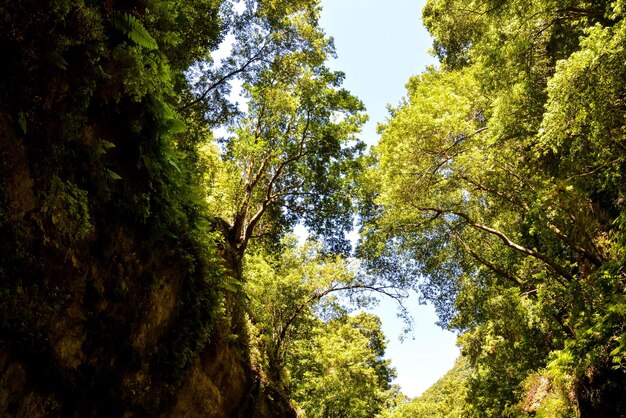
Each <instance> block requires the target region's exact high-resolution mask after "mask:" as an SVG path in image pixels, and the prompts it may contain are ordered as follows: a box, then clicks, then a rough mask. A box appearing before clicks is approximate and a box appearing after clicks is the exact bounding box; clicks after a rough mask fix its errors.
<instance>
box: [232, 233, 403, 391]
mask: <svg viewBox="0 0 626 418" xmlns="http://www.w3.org/2000/svg"><path fill="white" fill-rule="evenodd" d="M357 267H358V264H357V263H356V261H354V260H353V261H347V260H346V259H344V258H343V257H340V256H337V255H328V254H324V252H323V251H322V247H321V245H320V244H318V243H314V242H307V243H305V244H304V245H303V246H300V245H298V243H297V241H296V240H295V238H294V237H289V236H288V237H286V238H285V239H284V241H283V243H282V251H281V253H280V254H274V253H269V252H267V251H263V250H262V249H260V248H258V247H257V251H255V252H253V253H252V254H250V255H248V256H246V258H245V262H244V276H245V285H244V291H245V293H246V295H248V296H249V298H250V303H249V314H250V318H251V321H252V323H253V324H254V327H255V328H256V333H257V335H256V338H257V340H258V341H257V346H258V349H259V353H258V355H259V358H258V359H257V362H258V363H259V366H260V368H261V369H263V371H264V373H265V374H266V375H267V377H268V378H269V379H270V381H272V382H275V383H278V384H279V385H282V386H283V387H284V388H286V389H287V390H288V391H292V389H290V387H291V386H292V385H296V386H297V385H298V383H297V381H295V382H294V381H293V379H292V378H290V377H289V374H290V370H291V368H292V367H293V356H294V355H295V354H294V353H295V352H296V351H297V350H299V349H300V348H299V346H300V345H302V344H305V345H306V344H307V343H306V341H307V340H309V339H311V338H316V337H315V335H316V333H317V332H318V331H316V330H317V329H318V328H319V327H325V325H324V320H326V321H328V320H332V319H337V318H338V317H343V316H345V315H346V314H347V308H346V307H344V305H345V303H342V302H341V301H342V300H343V301H344V302H348V301H351V302H356V303H358V305H359V306H360V307H365V306H366V305H367V304H368V303H369V302H371V298H368V297H367V296H368V295H370V296H371V295H373V294H377V295H384V296H386V297H392V298H394V299H396V300H397V301H399V302H401V299H402V298H403V297H404V294H403V292H398V291H397V289H393V288H390V287H384V286H376V285H375V284H374V283H368V282H366V281H364V280H363V278H362V277H360V276H359V275H358V270H357ZM367 332H369V333H372V332H373V331H371V330H370V331H367ZM367 332H366V331H365V330H362V333H364V334H367ZM368 335H369V334H368ZM374 337H376V338H374ZM372 338H373V339H372V345H371V347H370V348H372V349H373V350H374V351H375V352H376V353H378V354H377V355H378V356H379V357H381V358H382V356H383V355H384V339H383V336H382V334H377V336H374V335H373V334H372ZM371 365H372V366H374V364H371ZM380 377H381V379H382V378H383V376H380ZM385 379H386V378H385ZM386 380H388V379H386ZM386 380H385V381H386Z"/></svg>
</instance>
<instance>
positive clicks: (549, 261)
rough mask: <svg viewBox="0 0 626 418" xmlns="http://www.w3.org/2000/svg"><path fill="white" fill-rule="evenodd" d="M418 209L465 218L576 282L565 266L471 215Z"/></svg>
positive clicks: (472, 224)
mask: <svg viewBox="0 0 626 418" xmlns="http://www.w3.org/2000/svg"><path fill="white" fill-rule="evenodd" d="M418 209H419V210H423V211H432V212H443V213H449V214H452V215H456V216H459V217H460V218H463V219H464V220H465V221H466V222H467V224H468V225H469V226H471V227H473V228H475V229H478V230H480V231H484V232H486V233H488V234H490V235H493V236H495V237H498V238H499V239H500V240H501V241H502V243H503V244H504V245H505V246H507V247H509V248H512V249H514V250H516V251H518V252H519V253H522V254H526V255H528V256H531V257H533V258H536V259H538V260H541V261H543V262H544V263H545V264H547V265H548V266H550V267H551V268H552V270H554V271H555V272H556V273H558V274H559V275H560V276H562V277H564V278H565V279H567V280H568V281H570V282H572V281H574V280H575V279H574V276H572V275H571V274H570V273H569V272H568V271H567V270H565V269H564V268H563V266H561V265H559V264H558V263H556V262H555V261H554V260H552V259H551V258H550V257H547V256H546V255H544V254H542V253H539V252H537V251H535V250H533V249H530V248H527V247H524V246H523V245H520V244H517V243H516V242H514V241H513V240H511V239H510V238H509V237H508V236H507V235H506V234H505V233H503V232H501V231H498V230H497V229H494V228H491V227H489V226H487V225H482V224H480V223H478V222H475V221H474V220H473V219H472V218H471V217H470V216H469V215H467V214H465V213H463V212H459V211H453V210H443V209H437V208H430V207H419V208H418Z"/></svg>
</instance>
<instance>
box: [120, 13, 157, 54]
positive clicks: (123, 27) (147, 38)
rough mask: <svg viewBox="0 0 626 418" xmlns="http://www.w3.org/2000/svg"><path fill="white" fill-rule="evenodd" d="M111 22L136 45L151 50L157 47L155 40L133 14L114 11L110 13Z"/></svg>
mask: <svg viewBox="0 0 626 418" xmlns="http://www.w3.org/2000/svg"><path fill="white" fill-rule="evenodd" d="M111 24H112V25H113V27H114V28H115V29H117V30H119V31H120V32H123V33H124V34H125V35H126V36H127V37H128V38H129V39H130V40H131V41H133V42H135V43H136V44H137V45H139V46H142V47H144V48H146V49H151V50H152V49H157V48H158V45H157V42H156V41H155V40H154V38H153V37H152V36H151V35H150V33H149V32H148V31H147V30H146V28H145V27H144V26H143V24H142V23H141V21H140V20H139V19H137V18H136V17H135V16H133V15H131V14H129V13H125V12H121V11H114V12H112V13H111Z"/></svg>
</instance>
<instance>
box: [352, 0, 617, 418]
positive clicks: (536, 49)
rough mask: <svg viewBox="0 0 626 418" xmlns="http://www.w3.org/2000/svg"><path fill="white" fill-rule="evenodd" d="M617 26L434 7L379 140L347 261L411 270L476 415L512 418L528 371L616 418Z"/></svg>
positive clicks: (533, 5) (543, 8)
mask: <svg viewBox="0 0 626 418" xmlns="http://www.w3.org/2000/svg"><path fill="white" fill-rule="evenodd" d="M623 17H624V16H623V5H622V4H621V3H620V2H613V3H609V2H584V1H540V2H526V1H512V2H500V1H497V2H496V1H494V2H472V1H460V0H459V1H456V0H450V1H440V0H431V1H429V2H428V3H427V5H426V7H425V9H424V22H425V24H426V26H427V28H428V29H429V30H430V32H431V34H432V35H433V36H434V38H435V41H434V52H435V54H436V56H437V57H438V58H439V59H440V62H441V64H440V67H438V68H430V69H428V70H427V71H426V72H424V73H423V74H421V75H418V76H415V77H413V78H411V80H410V81H409V83H408V84H407V99H406V101H404V102H403V103H401V104H400V105H399V106H398V107H396V108H393V109H392V110H391V114H390V118H389V120H388V121H387V123H385V124H384V125H382V126H381V128H380V129H381V133H382V136H381V141H380V143H379V144H378V145H377V146H376V147H375V149H374V156H375V157H376V164H375V165H374V166H373V167H372V168H371V169H370V171H369V172H368V173H367V174H365V175H364V181H363V184H364V186H365V187H366V190H368V191H366V192H365V193H364V195H367V196H370V198H371V202H373V204H374V206H372V205H371V204H367V205H365V206H364V211H363V214H364V216H363V219H364V222H363V232H364V236H365V241H364V242H363V244H362V245H361V254H362V255H363V256H364V257H368V258H369V259H370V260H371V261H370V264H371V265H372V266H373V268H376V266H377V264H380V262H381V260H391V259H395V261H396V262H397V263H400V264H402V265H405V266H408V267H410V268H409V269H408V271H410V272H412V273H413V274H414V276H413V277H414V280H415V282H419V285H418V286H419V289H420V291H421V295H422V297H423V298H424V299H426V300H430V301H432V302H433V303H434V304H435V306H436V308H437V311H438V314H439V318H440V322H441V324H442V325H444V326H447V327H449V328H451V329H455V330H458V331H459V332H460V333H461V336H460V338H459V342H460V344H461V346H462V349H463V353H464V354H465V355H467V356H469V358H470V360H471V362H472V365H473V367H475V368H476V373H477V374H475V375H474V376H473V377H472V378H471V379H470V383H471V384H470V391H469V393H468V401H469V402H470V404H471V405H472V406H473V408H474V409H473V410H474V411H475V412H474V413H475V414H477V416H502V414H515V413H517V412H515V411H518V412H519V410H518V409H516V408H518V407H516V406H515V405H516V404H519V405H522V404H523V402H521V400H522V398H523V396H524V395H523V394H524V390H525V389H524V385H523V381H524V379H525V378H526V376H528V375H530V374H531V373H533V372H539V373H544V377H545V376H548V375H549V376H551V377H550V379H552V380H551V382H552V384H554V386H555V387H556V386H558V385H560V384H561V385H565V386H566V388H565V389H564V390H565V391H566V392H567V391H570V392H569V393H574V394H575V395H572V396H575V398H574V399H572V402H573V405H575V406H573V407H572V408H574V409H578V410H580V411H581V413H583V414H592V415H593V414H598V413H608V412H599V411H613V412H612V413H613V414H618V413H623V408H624V406H623V404H622V403H621V401H619V395H618V391H616V390H617V389H616V388H617V387H623V384H624V379H623V370H622V366H621V364H623V358H624V349H623V346H622V345H621V342H620V341H621V340H622V335H623V332H624V329H623V325H622V324H623V322H624V321H623V320H624V318H623V316H622V315H623V312H624V311H623V306H624V299H623V295H624V284H625V278H626V276H624V273H623V272H622V267H623V263H624V258H623V257H624V251H623V248H624V247H623V242H624V241H623V236H624V231H623V222H622V219H623V217H624V215H623V214H624V206H623V193H624V190H623V184H624V183H623V181H622V176H623V173H624V167H625V165H624V158H625V154H624V151H625V150H626V148H625V147H624V145H625V142H624V141H625V137H624V131H623V129H624V111H625V107H624V101H623V90H624V85H623V83H624V80H625V79H624V73H623V66H622V65H621V64H618V63H622V62H623V59H624V48H623V45H622V44H623V35H624V28H625V26H624V20H623ZM372 208H374V209H372ZM398 254H400V256H398ZM404 270H405V271H406V270H407V269H406V268H405V269H404ZM391 280H395V278H394V277H392V278H391ZM402 280H403V281H404V280H405V279H404V278H403V279H402ZM542 370H543V372H542ZM556 370H558V373H557V371H556ZM556 375H559V376H561V377H558V378H557V377H555V376H556ZM563 376H568V378H565V377H563ZM592 387H593V388H594V389H592ZM600 388H601V389H600ZM611 388H615V389H611ZM592 392H593V395H592V394H591V393H592ZM570 405H572V404H570ZM519 408H521V409H523V405H522V406H520V407H519ZM566 409H567V408H566ZM503 411H504V412H503ZM507 411H508V412H507ZM592 411H593V412H592ZM618 411H622V412H618ZM561 412H563V411H561ZM554 413H555V414H558V412H554ZM563 413H565V412H563Z"/></svg>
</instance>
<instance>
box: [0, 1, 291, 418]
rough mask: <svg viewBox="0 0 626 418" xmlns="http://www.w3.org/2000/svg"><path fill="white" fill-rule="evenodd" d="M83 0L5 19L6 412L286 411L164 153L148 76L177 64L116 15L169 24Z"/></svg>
mask: <svg viewBox="0 0 626 418" xmlns="http://www.w3.org/2000/svg"><path fill="white" fill-rule="evenodd" d="M45 3H50V4H45ZM87 3H88V4H86V3H85V2H83V1H79V0H76V1H74V0H66V1H63V0H59V1H50V2H34V1H33V2H30V1H24V2H10V4H7V5H5V6H6V7H5V6H2V12H1V13H0V50H2V51H3V55H4V57H3V59H2V64H0V415H1V416H18V417H54V416H77V417H78V416H80V417H84V416H107V417H115V416H125V417H131V416H138V417H150V416H176V417H179V416H187V417H194V416H198V417H233V416H246V417H248V416H260V417H264V416H290V415H293V412H292V411H291V408H290V406H289V403H288V402H287V401H286V400H283V399H282V398H281V397H280V396H278V395H274V396H273V397H272V399H273V400H270V398H269V397H268V396H267V395H266V392H267V391H268V389H267V388H265V387H264V384H263V383H262V382H260V380H259V378H258V377H257V375H256V374H255V373H254V372H253V370H252V367H251V365H250V359H249V355H248V351H249V347H248V345H247V338H246V329H245V319H244V309H243V307H242V306H241V304H240V302H241V300H240V299H241V295H237V294H234V293H233V292H231V291H227V290H224V289H223V287H222V286H221V283H222V281H223V278H224V275H225V274H226V273H225V272H227V271H228V270H229V269H230V268H236V266H229V263H230V261H228V260H225V259H224V258H223V257H222V256H220V254H223V253H224V252H225V251H226V250H227V249H225V248H219V245H218V244H217V243H218V242H219V241H220V240H219V237H218V235H219V231H216V230H215V228H213V227H212V226H211V222H210V221H209V220H208V219H206V216H207V215H206V214H204V213H203V211H202V202H201V199H200V198H199V197H198V196H199V194H198V193H196V192H195V191H194V189H193V186H192V183H193V180H192V178H191V177H192V175H193V172H192V170H190V169H185V165H184V164H183V161H182V160H180V161H178V160H176V158H177V157H175V155H176V151H175V142H176V138H174V136H173V134H172V133H171V132H170V131H169V130H168V129H169V128H168V127H167V123H166V122H167V116H166V115H165V114H166V113H167V112H166V110H167V109H168V106H169V105H168V100H169V99H168V97H170V96H172V95H174V94H175V90H173V89H171V88H170V89H169V90H168V88H167V86H165V85H164V84H159V83H158V82H156V81H155V79H158V77H159V76H163V75H164V74H165V75H168V74H169V76H172V74H174V76H175V75H176V73H175V70H174V69H175V68H177V67H178V68H183V67H184V65H185V62H184V60H183V59H182V58H178V59H180V60H181V61H178V62H175V61H173V59H174V58H172V57H174V54H172V55H171V57H170V60H169V63H170V64H171V66H166V65H164V64H167V63H168V61H167V60H168V55H167V53H168V52H167V51H165V52H164V54H161V55H159V54H156V53H154V52H153V51H151V50H149V49H148V48H144V47H142V46H141V45H139V44H133V42H131V41H132V37H131V36H130V35H129V36H127V37H126V38H125V37H124V33H123V31H122V32H121V33H120V30H119V29H116V27H119V24H118V25H117V26H116V25H115V24H113V23H115V22H113V23H112V19H113V17H114V16H118V18H119V16H122V17H124V16H127V15H132V16H139V17H141V16H142V14H144V13H146V11H147V10H148V11H150V13H153V12H154V13H156V12H158V13H161V14H160V15H158V18H154V19H156V20H155V21H154V22H156V23H154V22H152V24H153V27H152V28H151V31H152V33H153V34H154V33H156V34H158V31H159V30H160V26H159V25H161V26H167V23H168V20H167V19H168V18H169V19H170V20H171V22H173V21H174V20H173V18H172V17H171V16H170V17H168V15H167V14H166V13H167V10H165V9H163V10H161V9H158V10H157V9H154V10H152V9H150V8H151V7H156V6H157V3H159V2H152V1H147V2H133V1H130V2H116V1H107V2H87ZM92 3H94V4H92ZM101 3H102V4H101ZM121 3H124V4H121ZM165 3H168V4H169V3H171V4H170V6H172V5H175V4H174V3H175V2H160V3H159V4H165ZM178 3H180V4H182V3H184V4H185V5H186V6H193V5H194V4H196V3H197V4H200V3H202V4H205V3H206V5H209V4H210V5H212V6H211V7H213V9H212V11H211V10H209V8H208V6H207V7H205V8H204V9H203V10H209V11H208V12H207V13H213V14H216V13H217V7H219V4H217V2H205V1H181V2H178ZM206 5H205V6H206ZM116 8H117V9H119V10H117V9H116ZM116 10H117V12H118V13H117V14H115V13H113V12H114V11H116ZM155 10H156V11H155ZM124 13H125V14H124ZM154 13H153V15H151V16H153V17H154ZM148 14H149V13H148ZM208 17H211V16H208ZM214 17H215V16H213V21H215V20H216V19H215V18H214ZM205 18H207V16H205ZM159 19H160V20H159ZM207 19H208V18H207ZM128 21H129V22H131V23H132V22H138V21H139V20H128ZM207 21H210V19H209V20H207ZM163 22H165V23H163ZM171 22H169V23H171ZM135 25H137V24H136V23H135ZM169 28H170V30H171V28H172V26H171V25H170V26H169ZM135 29H136V28H135ZM130 30H134V29H133V28H132V27H131V29H129V31H130ZM175 30H176V28H175V27H174V31H175ZM131 34H132V33H131ZM155 36H156V35H155ZM216 39H217V36H216ZM181 51H182V50H181V49H180V48H179V50H178V51H176V53H177V54H179V55H176V56H177V57H179V56H180V55H181V54H182V55H184V51H183V52H181ZM192 58H193V57H191V56H189V57H187V59H188V60H190V59H192ZM159 60H160V61H159ZM155 63H156V64H155ZM170 68H174V69H170ZM150 71H153V73H150ZM167 71H169V72H171V73H164V72H167ZM162 78H163V79H164V80H167V79H168V78H167V77H165V76H163V77H162ZM170 78H171V77H170ZM166 93H167V94H166ZM168 95H169V96H168ZM164 121H165V122H164ZM175 161H178V163H176V162H175ZM270 403H271V407H269V406H268V405H270Z"/></svg>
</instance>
